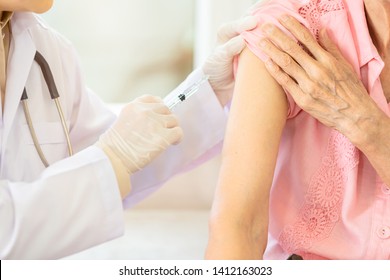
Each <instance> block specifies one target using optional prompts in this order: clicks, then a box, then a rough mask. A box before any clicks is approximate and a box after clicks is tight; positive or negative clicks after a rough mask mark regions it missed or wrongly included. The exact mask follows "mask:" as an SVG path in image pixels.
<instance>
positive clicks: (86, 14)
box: [42, 0, 257, 259]
mask: <svg viewBox="0 0 390 280" xmlns="http://www.w3.org/2000/svg"><path fill="white" fill-rule="evenodd" d="M254 2H257V1H256V0H230V1H226V0H225V1H223V0H111V1H103V0H83V1H79V0H66V1H54V6H53V8H52V10H50V11H49V12H48V13H46V14H44V15H42V17H43V18H44V19H45V20H46V21H47V22H48V23H49V25H50V26H52V27H53V28H55V29H56V30H58V31H59V32H60V33H62V34H63V35H64V36H65V37H67V38H68V39H69V40H70V41H71V42H72V43H73V44H74V46H75V47H76V49H77V51H78V54H79V57H80V61H81V65H82V67H83V71H84V74H85V77H86V80H87V83H88V86H89V87H90V88H91V89H92V90H94V91H95V93H96V94H98V95H99V96H100V97H101V98H102V99H103V100H104V101H105V102H107V103H109V104H110V105H113V106H116V105H118V104H120V103H124V102H127V101H130V100H132V99H134V98H135V97H137V96H139V95H142V94H146V93H147V94H153V95H159V96H162V97H163V96H165V95H166V94H168V93H169V92H170V91H171V90H173V89H174V88H175V87H176V86H177V85H179V83H180V82H181V81H183V80H184V79H185V78H186V76H187V75H188V74H189V73H190V72H191V71H192V70H193V69H194V68H196V67H199V66H200V65H201V63H202V61H204V59H205V58H206V57H207V55H208V54H209V53H210V52H211V51H212V49H213V48H214V46H215V42H216V33H217V29H218V27H219V26H221V25H222V24H223V23H225V22H228V21H231V20H235V19H238V18H240V17H241V16H243V15H245V13H246V11H247V9H248V8H249V7H250V6H251V5H252V4H253V3H254ZM219 162H220V158H219V157H217V158H214V159H212V160H210V161H209V162H207V163H206V164H204V165H202V166H200V167H198V168H196V169H195V170H192V171H190V172H188V173H186V174H182V175H179V176H177V177H175V178H173V179H172V180H170V181H169V182H168V183H167V184H166V185H165V186H164V187H162V188H161V189H160V190H159V191H157V192H156V193H155V194H153V195H152V196H150V197H149V198H148V199H146V200H145V201H143V202H141V203H140V204H139V205H138V206H136V207H135V208H133V209H130V210H127V211H126V212H125V215H124V218H125V220H126V233H125V235H124V236H123V237H121V238H119V239H116V240H113V241H110V242H107V243H105V244H102V245H100V246H97V247H95V248H92V249H89V250H86V251H84V252H81V253H79V254H77V255H74V256H71V257H69V259H202V258H203V253H204V249H205V246H206V242H207V220H208V213H209V209H210V206H211V202H212V197H213V193H214V188H215V184H216V180H217V175H218V169H219Z"/></svg>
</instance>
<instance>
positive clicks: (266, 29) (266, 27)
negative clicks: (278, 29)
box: [261, 23, 274, 34]
mask: <svg viewBox="0 0 390 280" xmlns="http://www.w3.org/2000/svg"><path fill="white" fill-rule="evenodd" d="M273 29H274V26H273V24H270V23H266V24H263V25H262V26H261V30H263V32H265V33H267V34H271V33H272V31H273Z"/></svg>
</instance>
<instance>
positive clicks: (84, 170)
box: [0, 13, 226, 259]
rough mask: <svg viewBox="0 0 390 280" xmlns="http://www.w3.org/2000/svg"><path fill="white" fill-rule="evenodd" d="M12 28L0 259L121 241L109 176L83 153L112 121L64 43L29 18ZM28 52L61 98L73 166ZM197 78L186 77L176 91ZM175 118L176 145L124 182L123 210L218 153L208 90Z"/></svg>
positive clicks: (215, 109)
mask: <svg viewBox="0 0 390 280" xmlns="http://www.w3.org/2000/svg"><path fill="white" fill-rule="evenodd" d="M11 24H12V41H11V46H10V55H9V62H8V77H7V87H6V100H5V108H4V112H2V114H0V117H1V128H0V129H1V138H0V145H1V154H0V258H1V259H5V258H16V259H26V258H27V259H54V258H61V257H64V256H67V255H70V254H73V253H76V252H79V251H81V250H84V249H86V248H89V247H91V246H94V245H97V244H100V243H102V242H105V241H108V240H110V239H113V238H116V237H118V236H120V235H122V234H123V231H124V224H123V204H122V201H121V199H120V195H119V192H118V188H117V182H116V177H115V174H114V172H113V170H112V167H111V165H110V162H109V160H108V159H107V157H106V156H105V154H104V153H103V152H102V151H101V150H100V149H98V148H96V147H94V146H91V145H92V144H94V143H95V141H96V140H97V139H98V137H99V135H100V134H102V133H103V132H104V131H105V130H106V129H107V128H108V127H109V126H110V125H111V124H112V123H113V121H114V120H115V115H114V114H113V113H112V112H111V111H110V110H109V109H108V108H107V107H106V106H105V105H104V104H103V103H102V102H101V101H100V100H99V98H98V97H97V96H96V95H94V94H93V93H92V92H91V91H90V90H89V89H88V88H87V87H86V86H85V82H84V80H83V76H82V74H81V72H80V68H79V63H78V60H77V56H76V54H75V51H74V49H73V47H72V46H71V44H70V43H69V42H67V41H66V40H65V39H64V38H63V37H61V36H60V35H59V34H58V33H56V32H54V31H53V30H51V29H50V28H48V27H46V26H45V24H44V23H43V22H42V20H41V19H39V18H38V17H37V16H36V15H33V14H31V13H15V14H14V16H13V18H12V21H11ZM37 50H38V51H39V52H40V53H41V54H42V55H43V56H44V57H45V59H46V60H47V61H48V63H49V65H50V67H51V70H52V72H53V75H54V79H55V81H56V85H57V88H58V90H59V93H60V96H61V97H60V98H61V103H62V107H63V111H64V114H65V118H66V120H67V122H68V125H69V128H70V138H71V141H72V144H73V149H74V152H75V153H76V154H75V155H74V156H72V157H68V155H67V153H68V151H67V145H66V141H65V137H64V133H63V131H62V127H61V123H60V120H59V116H58V112H57V110H56V107H55V104H54V103H53V101H52V100H51V99H50V95H49V92H48V90H47V87H46V83H45V81H44V80H43V77H42V75H41V71H40V68H39V67H38V65H37V64H36V63H35V62H34V61H33V59H34V55H35V52H36V51H37ZM201 75H202V73H201V71H199V70H198V71H195V72H194V73H193V74H192V75H190V77H189V78H188V79H187V80H186V81H185V82H183V84H182V85H180V86H179V88H178V89H177V90H180V88H183V87H186V85H189V84H190V83H193V82H194V81H197V80H198V78H200V77H201ZM24 87H26V89H27V93H28V96H29V107H30V113H31V117H32V120H33V123H34V126H35V129H36V133H37V137H38V140H39V142H40V144H41V147H42V150H43V152H44V154H45V155H46V157H47V159H48V161H49V163H50V164H51V166H50V167H49V168H47V169H45V168H44V166H43V164H42V163H41V160H40V158H39V156H38V154H37V152H36V150H35V148H34V145H33V142H32V139H31V136H30V133H29V130H28V126H27V124H26V120H25V116H24V113H23V109H22V106H21V104H20V97H21V94H22V92H23V88H24ZM177 90H175V91H174V92H173V93H172V94H175V92H177ZM176 113H177V115H178V116H179V119H180V122H181V125H182V127H183V130H184V140H183V142H182V143H181V144H179V145H177V146H173V147H170V148H169V149H168V151H166V152H165V153H164V154H162V155H161V156H160V157H158V158H157V160H155V161H154V162H153V163H152V164H150V165H149V166H148V167H146V168H145V169H144V170H142V171H140V172H138V173H137V174H135V175H133V177H132V179H131V180H132V192H131V194H130V195H129V197H127V198H126V200H125V201H124V206H125V207H131V206H132V205H134V204H135V203H137V202H139V201H140V200H142V199H143V198H144V197H145V196H147V195H148V194H150V193H152V192H153V191H155V190H156V189H157V188H158V187H159V186H161V185H162V184H163V183H164V182H165V181H167V180H168V179H169V178H170V177H172V176H173V175H175V174H177V173H179V172H181V171H184V170H186V169H188V168H190V167H191V165H194V164H195V165H196V164H198V163H199V162H201V161H203V160H204V159H207V158H208V154H210V153H211V154H213V152H212V151H215V150H218V146H219V145H220V142H221V140H222V138H223V135H224V128H225V122H226V115H225V112H224V110H223V109H222V108H221V106H220V105H219V103H218V101H217V99H216V97H215V95H214V94H213V92H212V89H211V87H210V85H209V84H207V83H206V84H204V85H203V86H202V88H201V89H200V91H199V93H198V94H197V95H195V96H193V97H192V98H191V99H189V100H188V101H187V102H185V103H183V104H181V106H180V107H179V108H178V109H177V110H176ZM205 155H206V156H205ZM133 226H134V227H136V226H137V225H136V224H135V225H133Z"/></svg>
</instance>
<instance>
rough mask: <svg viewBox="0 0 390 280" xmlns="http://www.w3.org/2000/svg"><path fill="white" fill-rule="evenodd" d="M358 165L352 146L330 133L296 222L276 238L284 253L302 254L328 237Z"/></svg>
mask: <svg viewBox="0 0 390 280" xmlns="http://www.w3.org/2000/svg"><path fill="white" fill-rule="evenodd" d="M358 163H359V153H358V150H357V149H356V148H355V146H353V145H352V143H351V142H350V141H349V140H348V139H347V138H346V137H345V136H343V135H342V134H340V133H339V132H337V131H335V130H334V131H332V133H331V136H330V140H329V143H328V147H327V152H326V156H325V157H323V159H322V162H321V165H320V167H319V169H318V170H317V172H316V173H315V174H314V176H313V177H312V179H311V181H310V183H309V187H308V189H307V191H306V195H305V202H304V203H303V206H302V208H301V209H300V211H299V214H298V218H297V220H296V221H295V223H294V224H291V225H288V226H286V227H285V228H284V229H283V230H282V233H281V235H280V236H279V242H280V245H281V246H282V247H283V248H284V250H286V251H287V252H288V253H299V254H303V253H305V252H306V251H307V250H308V249H309V248H310V247H311V246H312V244H313V243H314V242H317V241H320V240H323V239H325V238H327V237H329V235H330V233H331V231H332V230H333V228H334V226H335V224H336V223H337V221H338V220H339V218H340V212H341V205H342V199H343V196H344V186H345V185H346V183H347V181H348V174H349V173H350V171H351V170H352V169H353V168H355V167H356V166H357V165H358Z"/></svg>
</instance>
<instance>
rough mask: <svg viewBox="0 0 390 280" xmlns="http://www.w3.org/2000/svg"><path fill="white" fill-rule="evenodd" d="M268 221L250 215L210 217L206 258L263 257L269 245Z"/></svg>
mask: <svg viewBox="0 0 390 280" xmlns="http://www.w3.org/2000/svg"><path fill="white" fill-rule="evenodd" d="M267 237H268V222H267V221H264V220H262V221H258V220H257V219H252V218H248V217H240V216H233V215H218V214H216V213H215V212H213V211H212V213H211V216H210V218H209V242H208V246H207V250H206V255H205V257H206V259H236V260H237V259H241V260H243V259H262V258H263V254H264V251H265V249H266V246H267Z"/></svg>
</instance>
